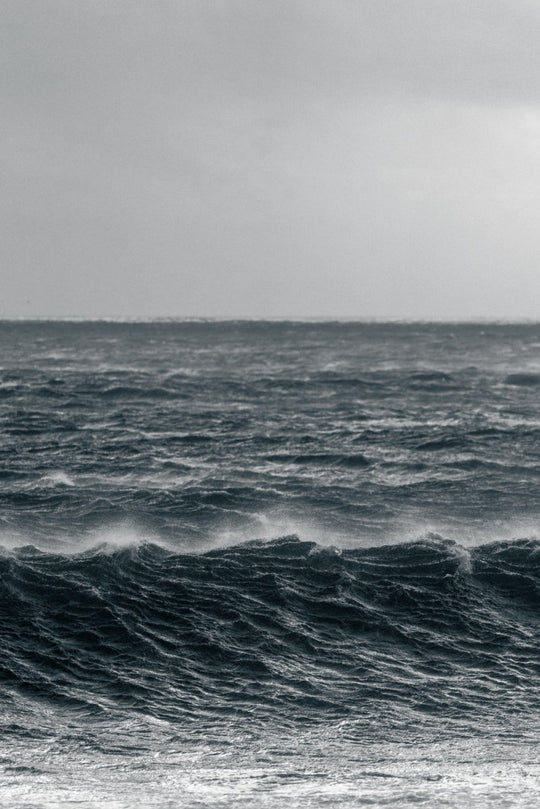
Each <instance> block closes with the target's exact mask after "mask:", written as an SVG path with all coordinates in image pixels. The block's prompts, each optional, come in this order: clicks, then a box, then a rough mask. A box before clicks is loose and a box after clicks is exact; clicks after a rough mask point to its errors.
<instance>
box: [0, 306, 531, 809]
mask: <svg viewBox="0 0 540 809" xmlns="http://www.w3.org/2000/svg"><path fill="white" fill-rule="evenodd" d="M0 341H1V344H2V349H3V350H2V356H1V358H0V361H1V368H0V427H1V429H2V442H1V446H0V459H1V464H0V546H1V550H0V642H1V651H2V654H1V656H0V708H1V710H0V741H1V752H0V772H1V773H2V777H1V778H0V798H1V799H2V800H1V801H0V802H3V803H5V804H6V805H9V806H21V807H22V806H25V807H30V806H32V807H34V806H51V807H52V806H58V805H61V804H63V803H64V802H65V799H66V796H69V800H70V801H72V802H73V805H74V804H75V803H76V804H77V805H83V806H96V807H97V806H103V805H111V806H112V805H114V806H115V807H117V809H120V807H121V808H122V809H124V807H128V806H129V807H132V806H140V807H146V806H173V805H174V806H176V805H178V801H180V803H181V805H185V806H190V807H191V806H208V805H214V804H216V805H220V806H235V807H237V806H242V805H243V806H246V807H247V806H249V807H251V806H261V807H281V806H284V805H291V806H306V807H319V806H323V805H328V806H332V807H339V806H344V807H345V806H347V807H350V806H358V805H362V804H363V803H364V804H365V805H369V806H388V805H391V806H408V805H418V804H419V803H421V804H422V805H425V806H429V807H440V806H464V805H466V806H469V807H484V806H486V805H492V806H499V805H500V806H506V807H507V806H520V807H525V806H530V807H537V806H538V805H540V788H539V787H538V784H539V783H540V767H539V765H538V761H540V756H539V755H538V745H539V741H540V739H539V733H538V727H539V726H540V705H539V697H538V694H539V693H540V688H539V686H540V664H539V660H540V654H539V652H540V635H539V631H538V627H539V621H538V618H539V606H540V603H539V600H540V599H539V569H540V567H539V562H540V540H539V539H538V502H540V499H539V496H540V475H539V468H540V463H539V461H540V442H539V437H540V420H539V418H538V378H539V373H540V364H539V360H538V357H539V355H538V348H539V346H540V327H539V326H538V325H534V324H531V325H521V326H508V325H482V326H474V325H467V326H464V325H461V326H460V325H435V324H421V325H404V324H390V325H389V324H387V325H384V324H363V325H362V324H350V323H349V324H343V323H341V324H340V323H332V324H330V323H329V324H306V323H304V324H295V323H281V324H276V323H232V322H231V323H154V324H114V323H107V324H103V323H101V324H97V323H94V324H91V323H90V324H68V323H60V324H58V323H56V324H55V323H39V324H38V323H18V324H15V323H0ZM276 537H277V538H276ZM516 537H522V538H516Z"/></svg>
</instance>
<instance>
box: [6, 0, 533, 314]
mask: <svg viewBox="0 0 540 809" xmlns="http://www.w3.org/2000/svg"><path fill="white" fill-rule="evenodd" d="M4 10H5V25H4V32H3V35H2V36H3V42H2V53H3V68H4V69H3V70H2V71H1V74H0V75H1V76H2V79H1V81H2V95H3V106H4V109H5V110H6V125H5V126H4V127H3V134H2V157H3V165H4V184H3V185H4V194H3V197H2V222H3V225H2V229H3V233H2V240H1V243H2V276H3V287H4V291H3V301H2V303H1V304H0V315H2V316H4V317H12V316H13V317H20V316H33V315H36V316H69V315H77V316H85V317H95V316H114V315H118V316H132V317H144V316H221V317H237V316H248V317H249V316H251V317H279V316H284V317H289V316H293V317H294V316H312V317H315V316H326V317H332V316H344V317H402V318H417V317H419V318H429V317H433V318H470V317H475V316H480V317H509V318H519V317H538V314H539V311H538V302H539V300H540V296H539V293H540V282H539V279H540V273H539V272H538V266H539V259H540V245H539V239H538V236H537V230H538V227H537V222H536V218H537V217H536V211H537V210H538V207H539V203H540V183H539V179H540V177H539V173H540V165H539V164H540V147H539V143H540V141H539V135H540V110H539V89H540V88H539V83H540V69H539V68H540V64H539V63H540V57H539V55H538V53H539V51H538V45H537V43H538V40H539V34H540V8H539V7H538V5H537V4H536V3H533V2H523V1H520V2H503V0H489V2H488V1H487V0H486V2H478V1H477V0H472V2H467V3H465V2H461V1H460V0H455V1H454V2H452V3H449V2H446V0H445V1H444V2H441V1H440V0H410V2H407V3H403V2H400V1H399V0H362V2H359V1H358V0H333V2H328V0H325V2H321V0H309V1H308V0H305V1H304V2H302V1H301V0H287V1H285V0H243V1H242V2H239V1H238V0H206V1H205V0H182V1H181V2H176V1H175V2H172V1H171V0H162V1H161V2H159V1H158V0H156V2H154V3H147V2H129V3H128V2H124V1H123V0H122V1H119V0H117V2H110V1H109V0H107V2H101V0H96V2H93V3H90V4H75V3H72V2H67V0H66V2H64V1H63V0H55V2H53V3H43V2H37V1H34V0H28V2H25V3H20V2H7V3H5V4H4Z"/></svg>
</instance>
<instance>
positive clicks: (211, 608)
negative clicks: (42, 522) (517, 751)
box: [0, 535, 540, 723]
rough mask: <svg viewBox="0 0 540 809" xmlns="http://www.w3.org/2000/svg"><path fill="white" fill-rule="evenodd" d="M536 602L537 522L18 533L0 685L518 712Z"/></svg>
mask: <svg viewBox="0 0 540 809" xmlns="http://www.w3.org/2000/svg"><path fill="white" fill-rule="evenodd" d="M539 606H540V541H539V540H535V539H521V540H514V541H507V542H496V543H492V544H488V545H481V546H479V547H475V548H472V549H465V548H463V547H461V546H460V545H459V544H457V543H455V542H454V541H452V540H448V539H444V538H441V537H439V536H436V535H432V536H428V537H425V538H423V539H421V540H418V541H415V542H408V543H402V544H398V545H389V546H388V545H387V546H382V547H374V548H362V549H354V550H338V549H335V548H325V547H322V546H319V545H317V544H316V543H315V542H310V541H302V540H300V539H299V538H298V537H296V536H286V537H282V538H280V539H277V540H274V541H271V542H263V541H253V542H248V543H244V544H242V545H238V546H233V547H228V548H222V549H216V550H212V551H209V552H206V553H199V554H188V553H181V554H179V553H177V552H173V551H171V550H168V549H166V548H163V547H162V546H160V545H159V544H152V543H142V544H139V545H133V546H130V547H125V548H120V549H113V548H110V547H107V546H99V547H95V548H92V549H89V550H86V551H84V552H81V553H75V554H72V555H66V554H59V553H50V552H43V551H40V550H38V549H37V548H34V547H32V546H25V547H21V548H18V549H15V550H10V551H8V550H5V551H4V552H3V553H2V555H1V556H0V629H1V632H2V638H3V656H2V661H1V664H0V677H1V679H2V681H3V685H4V687H3V700H4V704H6V705H7V704H9V703H10V702H11V703H13V701H16V700H17V699H20V698H27V699H30V700H34V699H38V700H39V701H40V702H43V701H45V702H46V703H49V704H57V705H65V706H72V707H76V708H77V709H78V710H79V711H82V712H84V713H88V714H91V715H93V714H96V715H99V714H100V713H102V712H103V711H108V710H111V709H117V710H123V709H130V710H135V711H139V712H142V713H144V714H147V715H152V716H154V717H159V718H166V719H172V720H175V721H176V720H186V719H197V718H199V719H200V718H202V717H204V716H209V715H212V716H214V717H216V716H219V715H231V714H234V715H239V716H250V715H254V712H255V713H256V716H257V720H258V721H262V720H264V718H265V717H266V718H268V717H269V716H272V717H274V718H275V719H278V718H279V719H280V720H282V721H289V722H294V723H296V722H308V721H309V722H318V721H321V720H323V719H324V718H325V717H326V718H328V717H329V716H331V717H333V718H339V717H349V718H350V717H353V718H357V719H358V720H359V721H372V722H376V721H377V718H378V717H380V716H381V715H385V716H387V721H391V720H392V717H393V719H394V720H395V721H398V717H403V716H405V715H407V716H408V721H410V719H411V716H412V717H422V716H425V715H432V714H435V713H436V714H437V716H438V717H447V718H448V719H449V720H453V721H462V722H466V723H467V722H470V723H477V722H481V721H486V720H487V718H488V717H490V716H491V717H501V716H504V715H505V714H506V713H508V714H510V713H512V714H513V715H514V717H515V715H516V713H517V714H519V713H520V712H523V714H524V715H525V714H526V713H527V712H530V711H531V705H532V704H535V705H536V704H537V702H538V697H537V694H538V693H539V686H540V664H539V659H540V655H539V652H540V637H539V634H538V608H539ZM314 709H315V710H314Z"/></svg>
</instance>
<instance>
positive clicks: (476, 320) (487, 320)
mask: <svg viewBox="0 0 540 809" xmlns="http://www.w3.org/2000/svg"><path fill="white" fill-rule="evenodd" d="M0 323H81V324H83V323H118V324H123V323H125V324H137V323H140V324H151V323H163V324H165V323H312V324H316V323H320V324H330V323H350V324H354V323H357V324H365V325H370V324H373V325H390V324H395V325H398V324H403V325H415V324H424V325H427V324H433V325H536V324H538V325H540V318H538V319H535V318H530V317H523V318H497V317H491V316H489V317H467V318H416V317H415V318H406V317H354V316H351V317H349V316H289V317H287V316H275V317H250V316H240V317H221V316H179V317H177V316H169V315H159V316H155V317H152V316H140V317H139V316H133V317H132V316H101V317H100V316H95V317H85V316H78V315H65V316H52V317H49V316H27V315H21V316H16V317H2V316H0Z"/></svg>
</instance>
